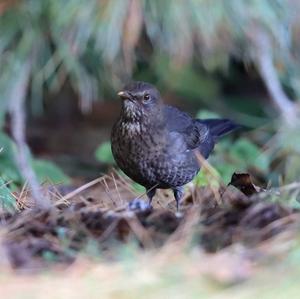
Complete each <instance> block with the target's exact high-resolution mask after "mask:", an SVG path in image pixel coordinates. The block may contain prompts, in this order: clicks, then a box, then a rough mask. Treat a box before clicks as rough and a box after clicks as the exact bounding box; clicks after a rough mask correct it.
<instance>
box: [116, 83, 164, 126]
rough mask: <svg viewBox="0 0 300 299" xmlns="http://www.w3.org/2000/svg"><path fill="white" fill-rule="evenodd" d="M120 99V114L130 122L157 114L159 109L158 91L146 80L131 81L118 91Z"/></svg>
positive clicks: (159, 98)
mask: <svg viewBox="0 0 300 299" xmlns="http://www.w3.org/2000/svg"><path fill="white" fill-rule="evenodd" d="M118 96H119V97H120V98H121V99H122V107H123V109H122V116H123V117H124V118H125V119H126V120H128V121H132V122H140V121H142V120H143V119H144V120H145V119H147V118H151V117H154V116H158V114H159V113H160V109H161V104H162V102H161V97H160V93H159V91H158V90H157V89H156V88H155V87H154V86H153V85H151V84H149V83H146V82H140V81H136V82H132V83H130V84H128V85H126V86H125V87H124V88H123V90H122V91H120V92H119V93H118Z"/></svg>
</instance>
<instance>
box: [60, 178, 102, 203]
mask: <svg viewBox="0 0 300 299" xmlns="http://www.w3.org/2000/svg"><path fill="white" fill-rule="evenodd" d="M104 179H105V178H104V177H100V178H97V179H95V180H93V181H91V182H88V183H87V184H85V185H83V186H80V187H79V188H77V189H76V190H74V191H72V192H70V193H68V194H67V195H65V196H64V197H63V198H61V200H60V202H61V201H67V200H69V199H71V198H72V197H74V196H76V195H78V194H79V193H81V192H83V191H84V190H86V189H88V188H90V187H92V186H94V185H96V184H98V183H100V182H102V181H103V180H104Z"/></svg>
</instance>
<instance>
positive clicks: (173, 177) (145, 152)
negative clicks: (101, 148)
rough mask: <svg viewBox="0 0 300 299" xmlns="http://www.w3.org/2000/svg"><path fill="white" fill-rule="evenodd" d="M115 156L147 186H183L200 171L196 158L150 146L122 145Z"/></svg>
mask: <svg viewBox="0 0 300 299" xmlns="http://www.w3.org/2000/svg"><path fill="white" fill-rule="evenodd" d="M124 153H127V154H126V155H124ZM190 155H192V153H190ZM114 156H115V159H116V162H117V164H118V165H119V167H120V168H121V169H122V170H123V171H124V172H125V173H126V174H127V175H128V176H129V177H130V178H131V179H133V180H134V181H136V182H138V183H139V184H141V185H143V186H145V187H152V186H154V185H156V186H157V187H159V188H170V187H176V186H182V185H185V184H187V183H188V182H190V181H191V180H192V179H193V178H194V176H195V175H196V174H197V172H198V171H199V167H198V164H197V161H196V160H195V158H194V157H191V156H187V155H183V154H180V156H178V157H176V156H174V154H173V155H172V156H170V155H168V154H164V153H161V152H157V151H155V150H153V149H152V150H151V149H149V148H147V149H142V148H138V147H133V146H127V147H126V146H125V147H123V148H122V147H120V149H119V151H118V152H116V153H115V154H114Z"/></svg>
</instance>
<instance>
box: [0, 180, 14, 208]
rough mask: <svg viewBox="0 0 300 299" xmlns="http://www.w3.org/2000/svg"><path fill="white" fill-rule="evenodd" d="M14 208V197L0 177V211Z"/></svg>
mask: <svg viewBox="0 0 300 299" xmlns="http://www.w3.org/2000/svg"><path fill="white" fill-rule="evenodd" d="M16 209H17V206H16V199H15V198H14V197H13V196H12V194H11V190H10V189H9V188H8V187H7V185H6V183H5V181H4V180H3V179H2V178H1V177H0V211H1V210H4V211H7V212H14V211H16Z"/></svg>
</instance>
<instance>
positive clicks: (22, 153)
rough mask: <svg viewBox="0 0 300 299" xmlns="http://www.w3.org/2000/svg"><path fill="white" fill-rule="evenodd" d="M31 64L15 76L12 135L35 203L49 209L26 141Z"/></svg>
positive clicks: (48, 201) (12, 95)
mask: <svg viewBox="0 0 300 299" xmlns="http://www.w3.org/2000/svg"><path fill="white" fill-rule="evenodd" d="M30 70H31V64H30V63H29V62H27V63H25V64H24V65H23V66H22V68H21V70H20V72H19V73H18V77H17V78H15V86H14V89H13V91H12V93H11V94H10V104H11V106H10V114H11V120H12V135H13V137H14V140H15V142H16V145H17V152H16V157H15V159H16V163H17V165H18V168H19V170H20V172H21V175H22V176H23V178H24V179H25V180H27V182H28V186H29V188H30V189H31V195H32V198H33V200H34V203H35V207H37V208H41V209H47V208H49V207H50V206H51V202H50V200H49V199H48V198H47V197H45V196H43V194H42V193H41V192H40V186H39V183H38V180H37V177H36V174H35V172H34V170H33V169H32V167H31V165H30V162H29V157H28V151H27V144H26V141H25V126H26V125H25V107H24V106H25V105H24V102H25V99H26V92H27V87H28V84H29V78H30Z"/></svg>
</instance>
